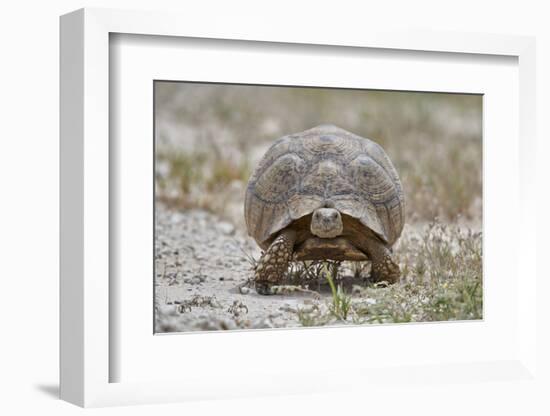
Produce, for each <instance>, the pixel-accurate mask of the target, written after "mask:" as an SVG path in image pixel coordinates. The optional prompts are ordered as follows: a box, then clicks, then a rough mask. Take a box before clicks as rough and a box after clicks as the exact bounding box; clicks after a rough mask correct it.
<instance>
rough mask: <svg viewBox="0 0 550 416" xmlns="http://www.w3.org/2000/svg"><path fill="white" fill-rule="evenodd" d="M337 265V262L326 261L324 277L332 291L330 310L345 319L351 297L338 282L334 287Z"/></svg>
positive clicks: (338, 264)
mask: <svg viewBox="0 0 550 416" xmlns="http://www.w3.org/2000/svg"><path fill="white" fill-rule="evenodd" d="M339 266H340V263H339V262H326V266H325V267H326V270H325V278H326V279H327V282H328V284H329V286H330V291H331V293H332V305H331V307H330V311H331V313H332V314H333V315H334V316H335V317H337V318H338V319H341V320H343V321H345V320H346V319H347V318H348V313H349V312H350V309H351V297H350V296H348V295H346V294H345V293H344V290H343V289H342V285H340V284H339V285H338V287H336V285H335V284H334V280H335V279H336V277H337V275H338V268H339Z"/></svg>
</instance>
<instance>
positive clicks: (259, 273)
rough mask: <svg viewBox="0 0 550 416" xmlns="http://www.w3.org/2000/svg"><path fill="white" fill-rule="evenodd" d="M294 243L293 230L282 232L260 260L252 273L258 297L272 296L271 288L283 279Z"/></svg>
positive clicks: (294, 234) (294, 235)
mask: <svg viewBox="0 0 550 416" xmlns="http://www.w3.org/2000/svg"><path fill="white" fill-rule="evenodd" d="M295 241H296V232H295V231H294V230H290V229H289V230H283V232H282V233H281V234H279V236H277V238H276V239H275V240H274V241H273V242H272V243H271V245H270V246H269V248H268V249H267V250H266V252H265V253H264V255H263V256H262V257H261V258H260V260H259V262H258V265H257V266H256V271H255V273H254V282H255V286H256V292H258V293H259V294H260V295H272V294H273V292H272V290H271V287H272V286H274V285H276V284H278V283H279V282H281V281H282V280H283V279H284V277H285V274H286V272H287V270H288V265H289V262H290V260H291V259H292V250H293V248H294V242H295Z"/></svg>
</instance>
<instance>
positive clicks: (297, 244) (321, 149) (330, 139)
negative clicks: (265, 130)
mask: <svg viewBox="0 0 550 416" xmlns="http://www.w3.org/2000/svg"><path fill="white" fill-rule="evenodd" d="M245 220H246V226H247V229H248V233H249V235H250V236H252V237H253V238H254V239H255V240H256V242H257V243H258V245H259V246H260V247H261V248H262V249H263V250H264V251H265V252H264V254H263V255H262V257H261V258H260V260H259V262H258V264H257V266H256V270H255V276H254V279H255V286H256V291H257V292H258V293H260V294H271V293H272V291H271V287H272V286H273V285H276V284H277V283H278V282H280V281H281V280H282V279H283V277H284V275H285V273H286V272H287V269H288V267H289V263H290V262H291V261H301V260H324V259H332V260H351V261H364V260H370V261H371V262H372V269H371V270H372V272H371V278H372V279H373V280H375V281H380V280H385V281H388V282H389V283H394V282H395V281H397V280H398V278H399V275H400V271H399V266H398V265H397V264H396V262H395V261H394V260H393V259H392V252H391V247H392V245H393V244H394V243H395V242H396V240H397V239H398V238H399V236H400V235H401V231H402V230H403V225H404V221H405V202H404V197H403V190H402V187H401V182H400V180H399V177H398V175H397V172H396V170H395V168H394V167H393V164H392V163H391V161H390V159H389V157H388V156H387V155H386V153H385V152H384V150H383V149H382V147H380V145H378V144H377V143H375V142H373V141H372V140H369V139H366V138H363V137H360V136H357V135H355V134H353V133H350V132H348V131H346V130H343V129H341V128H339V127H336V126H334V125H321V126H317V127H314V128H312V129H309V130H306V131H304V132H301V133H297V134H290V135H287V136H284V137H282V138H280V139H278V140H277V141H276V142H275V143H273V145H272V146H271V147H270V148H269V150H268V151H267V152H266V154H265V155H264V156H263V158H262V159H261V161H260V162H259V164H258V166H257V167H256V169H255V171H254V172H253V174H252V176H251V177H250V180H249V182H248V187H247V190H246V197H245Z"/></svg>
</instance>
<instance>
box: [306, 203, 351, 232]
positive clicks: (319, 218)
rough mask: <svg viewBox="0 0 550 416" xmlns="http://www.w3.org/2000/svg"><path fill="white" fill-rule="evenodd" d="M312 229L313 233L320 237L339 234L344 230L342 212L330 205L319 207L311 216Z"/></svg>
mask: <svg viewBox="0 0 550 416" xmlns="http://www.w3.org/2000/svg"><path fill="white" fill-rule="evenodd" d="M310 230H311V233H312V234H313V235H316V236H317V237H320V238H334V237H337V236H339V235H340V234H342V231H343V230H344V226H343V224H342V216H341V215H340V212H338V210H337V209H336V208H332V207H331V206H330V205H329V206H328V207H324V208H317V209H316V210H315V211H313V215H312V216H311V224H310Z"/></svg>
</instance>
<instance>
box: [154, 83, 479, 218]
mask: <svg viewBox="0 0 550 416" xmlns="http://www.w3.org/2000/svg"><path fill="white" fill-rule="evenodd" d="M156 94H157V100H156V101H157V103H158V108H157V140H156V146H157V196H158V197H159V198H161V199H163V200H165V201H172V203H173V204H172V205H178V204H179V206H181V207H200V208H205V209H209V210H211V211H213V212H214V213H216V214H220V215H222V216H226V217H227V215H226V213H224V210H225V207H226V205H227V204H226V203H223V204H219V203H216V202H215V201H213V200H215V199H216V198H223V199H224V200H225V199H226V195H224V194H223V192H221V193H220V190H223V188H226V187H228V186H229V185H230V184H233V186H234V188H233V191H234V192H240V193H241V200H242V197H244V189H245V185H246V181H247V179H248V177H249V175H250V173H251V171H252V169H253V167H254V166H255V164H256V163H257V161H258V159H259V158H260V157H261V155H262V154H263V152H264V150H265V149H266V148H267V146H268V145H269V144H270V143H272V142H273V141H274V140H275V139H277V138H278V137H280V136H282V135H284V134H288V133H290V132H297V131H302V130H305V129H307V128H310V127H313V126H315V125H317V124H322V123H327V122H330V123H334V124H336V125H339V126H340V127H343V128H345V129H348V130H350V131H352V132H355V133H357V134H359V135H363V136H366V137H369V138H371V139H373V140H375V141H377V142H378V143H380V144H381V145H382V146H383V147H384V148H385V149H386V151H387V153H388V155H389V156H390V158H391V159H392V161H393V163H394V165H395V166H396V169H397V171H398V172H399V175H400V177H401V180H402V182H403V188H404V190H405V196H406V201H407V212H408V216H409V222H411V221H412V222H416V221H431V220H433V219H434V218H435V217H439V218H440V219H442V220H445V221H453V220H455V219H456V217H457V216H462V217H463V218H465V219H467V220H472V221H477V222H479V221H480V220H481V190H482V169H481V165H482V149H481V97H480V96H473V95H457V94H432V93H406V92H384V91H353V90H327V89H302V88H271V87H249V86H231V85H222V86H214V85H200V84H177V83H159V84H157V87H156ZM206 195H209V197H208V198H207V197H205V196H206ZM224 202H227V201H224ZM235 203H238V202H237V201H236V202H235ZM209 204H212V206H210V205H209ZM216 207H222V212H219V210H217V209H216ZM227 219H230V220H234V219H233V218H230V217H228V218H227ZM233 222H237V223H238V221H235V220H234V221H233Z"/></svg>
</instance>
